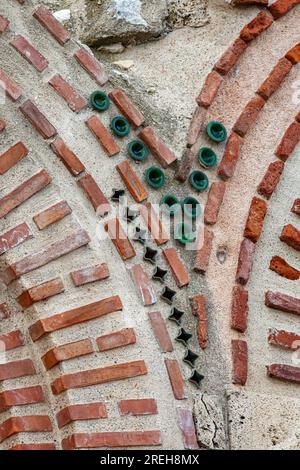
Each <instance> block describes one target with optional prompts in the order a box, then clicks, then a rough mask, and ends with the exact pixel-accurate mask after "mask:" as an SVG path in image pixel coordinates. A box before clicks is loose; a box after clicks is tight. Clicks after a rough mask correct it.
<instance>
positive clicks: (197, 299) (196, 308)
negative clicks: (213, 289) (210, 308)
mask: <svg viewBox="0 0 300 470" xmlns="http://www.w3.org/2000/svg"><path fill="white" fill-rule="evenodd" d="M190 305H191V309H192V314H193V315H194V316H195V317H196V318H197V336H198V342H199V346H200V348H201V349H205V348H206V347H207V342H208V335H207V315H206V298H205V297H204V296H203V295H195V296H194V297H190Z"/></svg>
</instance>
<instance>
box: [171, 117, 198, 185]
mask: <svg viewBox="0 0 300 470" xmlns="http://www.w3.org/2000/svg"><path fill="white" fill-rule="evenodd" d="M202 109H203V108H202ZM194 160H195V152H194V150H193V149H192V148H187V149H185V150H184V152H183V155H182V157H181V160H180V161H179V162H178V167H177V170H176V173H175V179H176V180H177V181H179V182H180V183H184V182H185V181H186V180H187V179H188V176H189V174H190V172H191V169H192V166H193V163H194Z"/></svg>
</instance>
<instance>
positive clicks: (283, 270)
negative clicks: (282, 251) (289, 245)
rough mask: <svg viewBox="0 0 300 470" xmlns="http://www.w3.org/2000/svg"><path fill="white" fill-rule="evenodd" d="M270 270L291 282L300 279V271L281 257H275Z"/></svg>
mask: <svg viewBox="0 0 300 470" xmlns="http://www.w3.org/2000/svg"><path fill="white" fill-rule="evenodd" d="M270 269H271V270H272V271H275V273H277V274H279V276H282V277H285V278H286V279H290V280H291V281H296V280H298V279H299V278H300V271H298V269H295V268H293V267H292V266H291V265H290V264H288V263H287V262H286V261H285V260H284V259H283V258H281V257H280V256H273V258H272V259H271V261H270Z"/></svg>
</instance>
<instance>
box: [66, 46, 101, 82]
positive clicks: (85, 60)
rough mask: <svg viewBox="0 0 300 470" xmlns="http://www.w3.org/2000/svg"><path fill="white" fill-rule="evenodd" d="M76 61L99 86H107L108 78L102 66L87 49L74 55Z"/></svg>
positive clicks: (80, 50)
mask: <svg viewBox="0 0 300 470" xmlns="http://www.w3.org/2000/svg"><path fill="white" fill-rule="evenodd" d="M74 57H75V59H76V60H77V62H78V63H79V64H80V65H81V67H83V68H84V70H85V71H86V72H87V73H88V74H89V75H90V76H91V77H92V78H93V79H94V80H95V81H96V82H97V83H98V84H99V85H101V86H102V85H105V83H106V82H107V81H108V76H107V74H106V72H105V70H104V67H103V65H102V64H100V63H99V62H98V61H97V60H96V59H95V57H94V55H92V53H91V52H89V51H88V50H87V49H86V48H84V47H82V48H81V49H79V50H78V51H77V52H76V53H75V54H74Z"/></svg>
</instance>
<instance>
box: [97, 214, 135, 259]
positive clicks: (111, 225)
mask: <svg viewBox="0 0 300 470" xmlns="http://www.w3.org/2000/svg"><path fill="white" fill-rule="evenodd" d="M104 228H105V230H106V231H107V232H108V234H109V236H110V238H111V240H112V242H113V244H114V245H115V247H116V249H117V251H118V253H119V255H120V256H121V258H122V259H123V260H124V261H126V260H128V259H131V258H134V257H135V255H136V252H135V249H134V248H133V246H132V243H131V242H130V240H129V238H128V237H127V235H126V233H125V232H124V230H123V228H122V225H121V223H120V221H119V219H117V218H116V219H111V220H108V221H107V222H106V223H105V225H104Z"/></svg>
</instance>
